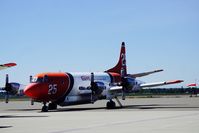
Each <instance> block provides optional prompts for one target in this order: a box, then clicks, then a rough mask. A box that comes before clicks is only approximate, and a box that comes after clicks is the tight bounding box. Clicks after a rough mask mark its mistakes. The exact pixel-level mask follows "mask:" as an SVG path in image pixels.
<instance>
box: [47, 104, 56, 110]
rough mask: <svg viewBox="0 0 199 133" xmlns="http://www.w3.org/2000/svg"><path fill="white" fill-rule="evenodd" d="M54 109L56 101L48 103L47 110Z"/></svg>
mask: <svg viewBox="0 0 199 133" xmlns="http://www.w3.org/2000/svg"><path fill="white" fill-rule="evenodd" d="M55 109H57V104H56V103H49V105H48V110H55Z"/></svg>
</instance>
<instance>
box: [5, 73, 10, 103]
mask: <svg viewBox="0 0 199 133" xmlns="http://www.w3.org/2000/svg"><path fill="white" fill-rule="evenodd" d="M10 89H11V85H10V84H9V76H8V74H6V83H5V88H4V90H5V91H6V95H5V103H8V101H9V91H10Z"/></svg>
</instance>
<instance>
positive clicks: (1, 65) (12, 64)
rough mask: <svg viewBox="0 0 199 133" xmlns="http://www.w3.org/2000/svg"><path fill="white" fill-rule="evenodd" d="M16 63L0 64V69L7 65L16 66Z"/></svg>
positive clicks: (7, 66)
mask: <svg viewBox="0 0 199 133" xmlns="http://www.w3.org/2000/svg"><path fill="white" fill-rule="evenodd" d="M16 65H17V64H16V63H7V64H0V70H3V69H6V68H9V67H13V66H16Z"/></svg>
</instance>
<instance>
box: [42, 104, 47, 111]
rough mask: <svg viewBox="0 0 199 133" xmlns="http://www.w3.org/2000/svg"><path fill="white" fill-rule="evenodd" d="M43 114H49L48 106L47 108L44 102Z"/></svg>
mask: <svg viewBox="0 0 199 133" xmlns="http://www.w3.org/2000/svg"><path fill="white" fill-rule="evenodd" d="M41 112H48V106H46V102H44V106H43V107H42V109H41Z"/></svg>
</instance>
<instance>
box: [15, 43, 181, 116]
mask: <svg viewBox="0 0 199 133" xmlns="http://www.w3.org/2000/svg"><path fill="white" fill-rule="evenodd" d="M161 71H163V70H162V69H159V70H155V71H149V72H143V73H137V74H128V73H127V66H126V49H125V43H124V42H122V45H121V50H120V56H119V61H118V63H117V64H116V65H115V66H114V67H113V68H111V69H108V70H106V71H103V72H70V73H69V72H49V73H40V74H37V75H35V76H34V77H32V76H30V84H29V85H27V86H26V87H25V89H24V94H25V95H26V96H28V97H30V98H31V99H32V101H35V102H41V103H43V106H42V109H41V111H42V112H47V111H48V110H54V109H57V105H59V106H62V107H63V106H69V105H79V104H88V103H92V104H93V103H94V102H96V101H97V100H103V99H106V100H108V102H107V104H106V107H107V109H114V108H115V107H116V104H115V102H114V101H113V99H115V100H116V101H117V103H118V104H119V106H120V107H123V105H122V104H121V102H120V100H119V98H120V97H121V98H122V100H125V98H126V95H127V94H129V93H133V92H137V91H139V90H141V89H144V88H148V87H155V86H161V85H169V84H176V83H181V82H183V80H174V81H165V82H155V83H144V82H142V81H140V80H137V78H138V77H143V76H147V75H150V74H153V73H157V72H161ZM14 89H17V88H14ZM47 104H48V105H47Z"/></svg>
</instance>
